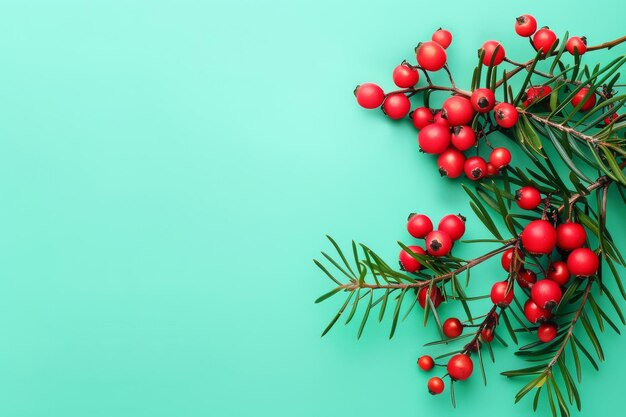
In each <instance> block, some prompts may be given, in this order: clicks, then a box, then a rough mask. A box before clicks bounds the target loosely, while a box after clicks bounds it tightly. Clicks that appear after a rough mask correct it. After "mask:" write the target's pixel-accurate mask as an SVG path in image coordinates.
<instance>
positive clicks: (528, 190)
mask: <svg viewBox="0 0 626 417" xmlns="http://www.w3.org/2000/svg"><path fill="white" fill-rule="evenodd" d="M515 201H516V202H517V205H518V206H519V207H520V208H522V209H524V210H534V209H536V208H537V206H538V205H539V204H540V203H541V193H540V192H539V190H538V189H536V188H535V187H532V186H530V185H527V186H524V187H522V188H520V189H519V190H517V191H516V192H515Z"/></svg>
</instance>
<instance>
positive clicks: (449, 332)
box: [443, 317, 463, 339]
mask: <svg viewBox="0 0 626 417" xmlns="http://www.w3.org/2000/svg"><path fill="white" fill-rule="evenodd" d="M462 333H463V323H461V320H459V319H457V318H454V317H451V318H449V319H446V321H444V322H443V334H444V335H446V337H447V338H449V339H454V338H455V337H459V336H461V334H462Z"/></svg>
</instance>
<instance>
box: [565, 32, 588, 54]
mask: <svg viewBox="0 0 626 417" xmlns="http://www.w3.org/2000/svg"><path fill="white" fill-rule="evenodd" d="M565 49H567V52H569V53H570V54H572V55H576V52H578V55H583V54H584V53H585V52H587V38H585V37H584V36H583V37H582V38H581V37H578V36H572V37H571V38H569V39H568V40H567V43H566V44H565Z"/></svg>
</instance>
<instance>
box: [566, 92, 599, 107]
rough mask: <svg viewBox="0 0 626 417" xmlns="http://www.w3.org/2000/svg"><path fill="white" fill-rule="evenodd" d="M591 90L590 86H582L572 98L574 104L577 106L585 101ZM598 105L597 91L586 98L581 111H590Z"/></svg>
mask: <svg viewBox="0 0 626 417" xmlns="http://www.w3.org/2000/svg"><path fill="white" fill-rule="evenodd" d="M588 92H589V89H588V88H581V89H580V91H579V92H577V93H576V95H575V96H574V98H572V106H574V107H576V106H578V104H579V103H580V102H581V101H583V99H584V98H585V96H586V95H587V93H588ZM595 105H596V95H595V93H594V94H592V95H591V96H589V98H588V99H587V100H585V102H584V104H583V105H582V106H581V107H580V111H589V110H591V109H592V108H593V106H595Z"/></svg>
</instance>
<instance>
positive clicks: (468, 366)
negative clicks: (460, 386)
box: [448, 353, 474, 381]
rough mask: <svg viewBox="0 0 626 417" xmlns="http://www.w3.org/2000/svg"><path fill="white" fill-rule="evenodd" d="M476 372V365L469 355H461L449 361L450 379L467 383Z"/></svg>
mask: <svg viewBox="0 0 626 417" xmlns="http://www.w3.org/2000/svg"><path fill="white" fill-rule="evenodd" d="M473 370H474V363H473V362H472V360H471V359H470V357H469V356H468V355H465V354H463V353H459V354H457V355H454V356H453V357H451V358H450V360H449V361H448V374H449V375H450V378H452V379H455V380H458V381H465V380H466V379H467V378H469V377H470V376H471V375H472V371H473Z"/></svg>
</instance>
